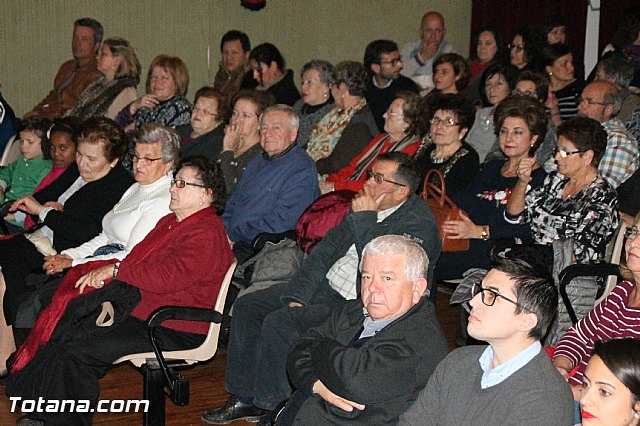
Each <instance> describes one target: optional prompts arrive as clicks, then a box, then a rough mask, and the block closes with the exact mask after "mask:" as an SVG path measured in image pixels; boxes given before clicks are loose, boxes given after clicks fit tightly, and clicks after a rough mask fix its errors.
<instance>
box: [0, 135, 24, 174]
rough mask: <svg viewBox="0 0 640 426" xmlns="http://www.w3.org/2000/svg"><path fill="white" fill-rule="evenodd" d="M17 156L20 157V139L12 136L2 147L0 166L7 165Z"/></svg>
mask: <svg viewBox="0 0 640 426" xmlns="http://www.w3.org/2000/svg"><path fill="white" fill-rule="evenodd" d="M18 158H20V139H19V138H16V137H15V136H14V137H12V138H11V139H9V141H8V142H7V145H5V147H4V152H3V153H2V158H0V167H5V166H8V165H9V164H11V163H13V162H14V161H16V160H17V159H18Z"/></svg>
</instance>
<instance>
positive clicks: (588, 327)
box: [553, 215, 640, 399]
mask: <svg viewBox="0 0 640 426" xmlns="http://www.w3.org/2000/svg"><path fill="white" fill-rule="evenodd" d="M639 221H640V215H637V216H636V217H635V220H634V222H633V226H631V227H629V228H627V230H626V232H625V239H626V240H625V245H624V247H625V253H626V261H625V262H623V263H622V264H621V272H622V277H623V280H622V281H620V282H618V285H616V286H615V288H614V289H613V290H612V291H611V293H610V294H609V295H608V296H607V297H606V298H605V299H604V300H602V302H600V303H599V304H598V305H597V306H596V307H595V308H593V309H592V310H591V311H590V312H589V313H588V314H587V316H586V317H584V318H582V319H581V320H580V321H578V322H577V323H576V324H574V325H572V326H571V328H569V330H567V332H566V333H565V334H564V336H563V337H562V338H561V339H560V342H559V343H558V344H557V346H556V349H555V352H554V354H553V365H554V366H555V367H556V368H557V369H558V371H560V373H561V374H562V375H563V376H564V377H565V378H566V379H567V381H568V382H569V384H570V385H571V387H572V388H573V389H574V395H575V396H576V399H578V397H579V395H580V393H579V391H580V386H581V384H582V381H583V375H584V372H585V369H586V368H587V364H588V363H589V359H590V357H591V352H592V351H593V347H594V344H595V343H596V342H597V341H607V340H611V339H620V338H625V337H631V338H633V339H640V289H639V288H638V286H637V285H636V283H638V282H640V238H638V235H639V234H640V231H639V230H638V226H639ZM574 370H575V371H574Z"/></svg>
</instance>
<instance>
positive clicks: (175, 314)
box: [147, 306, 222, 328]
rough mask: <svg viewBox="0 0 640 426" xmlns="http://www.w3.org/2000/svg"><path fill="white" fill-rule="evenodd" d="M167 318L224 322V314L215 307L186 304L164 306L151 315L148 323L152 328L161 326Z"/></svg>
mask: <svg viewBox="0 0 640 426" xmlns="http://www.w3.org/2000/svg"><path fill="white" fill-rule="evenodd" d="M167 320H183V321H203V322H215V323H217V324H219V323H221V322H222V314H221V313H220V312H217V311H214V310H213V309H205V308H189V307H186V306H162V307H160V308H158V309H156V310H155V311H153V313H152V314H151V315H150V316H149V319H148V320H147V325H148V326H149V327H150V328H155V327H159V326H160V324H162V323H163V322H164V321H167Z"/></svg>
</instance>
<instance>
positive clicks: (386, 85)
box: [371, 75, 393, 89]
mask: <svg viewBox="0 0 640 426" xmlns="http://www.w3.org/2000/svg"><path fill="white" fill-rule="evenodd" d="M371 81H373V85H374V86H375V87H377V88H378V89H386V88H387V87H389V86H391V83H393V80H389V81H388V82H387V84H385V85H384V86H380V85H379V84H378V82H377V81H376V76H375V75H374V76H373V77H371Z"/></svg>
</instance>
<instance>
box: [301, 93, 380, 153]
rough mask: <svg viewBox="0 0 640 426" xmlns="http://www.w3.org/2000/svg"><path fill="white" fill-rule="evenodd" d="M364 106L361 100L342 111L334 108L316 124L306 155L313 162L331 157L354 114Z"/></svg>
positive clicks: (364, 103)
mask: <svg viewBox="0 0 640 426" xmlns="http://www.w3.org/2000/svg"><path fill="white" fill-rule="evenodd" d="M366 104H367V101H366V99H364V98H362V99H361V100H360V101H359V102H358V103H357V104H355V105H353V106H352V107H349V108H347V109H344V110H343V109H341V108H340V107H339V106H336V107H335V108H334V109H332V110H331V111H329V113H328V114H327V115H325V116H324V117H323V118H322V120H320V121H319V122H318V124H316V127H315V128H314V129H313V131H312V132H311V135H310V136H309V143H308V144H307V154H309V156H310V157H311V158H313V161H318V160H321V159H323V158H326V157H328V156H329V155H331V152H333V149H334V148H335V146H336V144H337V143H338V141H339V140H340V136H342V132H343V131H344V129H345V128H346V127H347V126H348V125H349V122H350V121H351V119H352V118H353V116H354V115H355V113H357V112H358V111H360V110H361V109H362V108H364V106H365V105H366Z"/></svg>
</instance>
